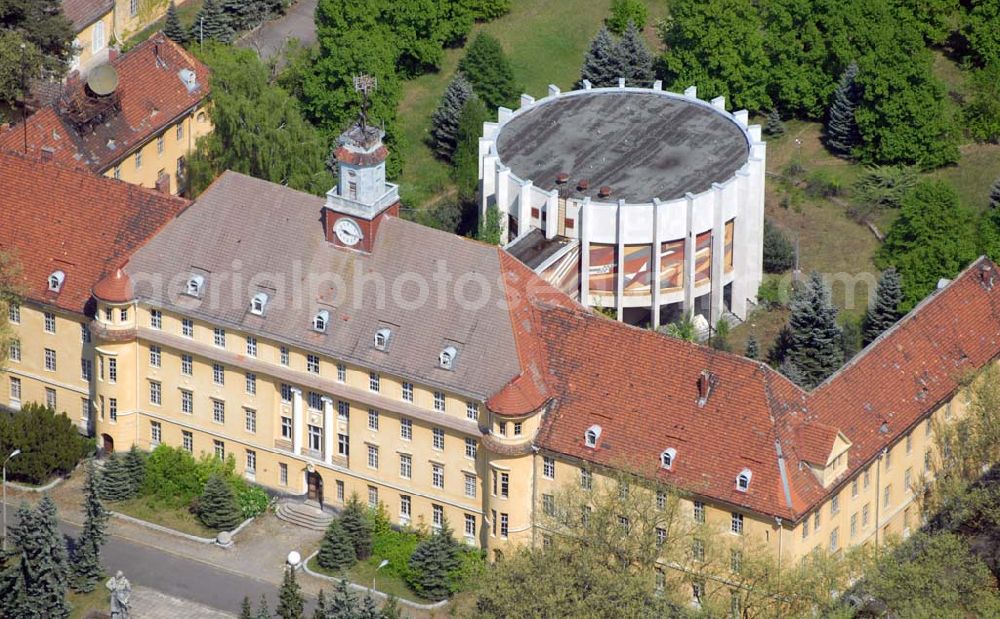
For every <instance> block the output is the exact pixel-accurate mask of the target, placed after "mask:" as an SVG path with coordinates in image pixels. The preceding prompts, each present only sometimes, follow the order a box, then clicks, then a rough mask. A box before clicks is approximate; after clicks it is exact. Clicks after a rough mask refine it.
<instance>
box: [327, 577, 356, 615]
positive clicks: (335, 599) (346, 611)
mask: <svg viewBox="0 0 1000 619" xmlns="http://www.w3.org/2000/svg"><path fill="white" fill-rule="evenodd" d="M357 603H358V600H357V598H356V597H355V595H354V594H353V593H351V589H350V588H349V587H348V586H347V581H346V580H343V579H342V580H339V581H337V585H336V586H335V587H334V588H333V595H331V596H330V598H329V599H328V600H327V602H326V608H327V617H328V618H330V619H353V617H354V613H355V606H356V605H357Z"/></svg>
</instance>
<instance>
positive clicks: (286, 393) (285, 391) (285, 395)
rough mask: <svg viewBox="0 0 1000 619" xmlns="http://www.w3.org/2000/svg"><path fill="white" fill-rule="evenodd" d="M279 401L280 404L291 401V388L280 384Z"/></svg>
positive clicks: (285, 384)
mask: <svg viewBox="0 0 1000 619" xmlns="http://www.w3.org/2000/svg"><path fill="white" fill-rule="evenodd" d="M281 401H282V402H291V401H292V386H291V385H289V384H287V383H281Z"/></svg>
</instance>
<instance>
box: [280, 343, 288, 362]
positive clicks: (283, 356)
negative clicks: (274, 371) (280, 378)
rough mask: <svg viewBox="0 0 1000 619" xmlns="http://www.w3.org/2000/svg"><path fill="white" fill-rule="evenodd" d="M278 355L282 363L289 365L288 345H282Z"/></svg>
mask: <svg viewBox="0 0 1000 619" xmlns="http://www.w3.org/2000/svg"><path fill="white" fill-rule="evenodd" d="M278 355H279V359H280V363H281V365H288V347H287V346H282V347H281V348H280V349H279V353H278Z"/></svg>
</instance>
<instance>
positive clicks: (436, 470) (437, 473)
mask: <svg viewBox="0 0 1000 619" xmlns="http://www.w3.org/2000/svg"><path fill="white" fill-rule="evenodd" d="M431 485H432V486H434V487H435V488H444V466H442V465H440V464H431Z"/></svg>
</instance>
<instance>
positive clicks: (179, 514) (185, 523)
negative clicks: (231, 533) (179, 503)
mask: <svg viewBox="0 0 1000 619" xmlns="http://www.w3.org/2000/svg"><path fill="white" fill-rule="evenodd" d="M108 509H110V510H112V511H116V512H119V513H122V514H125V515H126V516H132V517H133V518H139V519H140V520H145V521H146V522H152V523H153V524H158V525H160V526H163V527H167V528H170V529H174V530H176V531H180V532H181V533H187V534H188V535H197V536H198V537H211V538H214V537H215V536H216V534H217V533H218V532H217V531H213V530H212V529H209V528H208V527H206V526H204V525H202V524H201V523H200V522H198V519H197V518H195V516H194V514H192V513H191V512H189V511H188V510H187V509H166V508H163V507H161V506H159V505H156V504H155V503H154V502H153V500H152V498H151V497H139V498H135V499H129V500H127V501H120V502H117V503H109V504H108Z"/></svg>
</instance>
